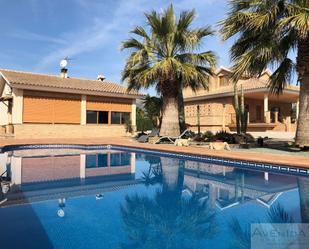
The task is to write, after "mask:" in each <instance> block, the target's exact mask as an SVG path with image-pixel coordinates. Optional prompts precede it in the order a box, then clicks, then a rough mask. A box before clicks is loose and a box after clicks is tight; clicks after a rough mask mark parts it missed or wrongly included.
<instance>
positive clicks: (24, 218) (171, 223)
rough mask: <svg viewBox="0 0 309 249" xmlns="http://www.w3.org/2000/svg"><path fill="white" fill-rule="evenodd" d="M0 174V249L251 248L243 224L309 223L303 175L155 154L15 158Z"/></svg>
mask: <svg viewBox="0 0 309 249" xmlns="http://www.w3.org/2000/svg"><path fill="white" fill-rule="evenodd" d="M2 172H4V174H3V175H2V183H1V184H2V192H0V202H1V205H0V248H1V249H2V248H3V249H19V248H23V249H24V248H40V249H41V248H65V249H71V248H72V249H73V248H74V249H79V248H81V249H84V248H89V249H95V248H132V249H135V248H149V249H150V248H152V249H161V248H169V249H170V248H175V249H178V248H179V249H180V248H181V249H183V248H185V249H186V248H188V249H189V248H190V249H191V248H192V249H199V248H218V249H221V248H222V249H224V248H250V238H248V232H247V231H248V228H249V227H250V224H252V223H258V222H262V223H264V222H266V223H269V222H270V223H291V222H296V223H302V222H303V223H305V222H308V218H309V211H308V210H309V202H308V200H309V178H308V177H304V176H297V175H288V174H282V173H281V174H278V173H274V172H267V171H257V170H249V169H241V168H234V167H227V166H222V165H216V164H210V163H205V162H200V161H199V162H198V161H190V160H185V159H179V158H172V157H164V156H160V155H158V154H155V155H154V154H151V153H147V154H143V153H137V152H136V153H134V152H128V151H119V150H111V149H105V150H102V149H100V150H80V149H32V150H16V151H8V152H5V153H2V154H0V175H1V174H2ZM307 188H308V189H307ZM6 191H8V192H7V193H3V192H6ZM300 200H301V201H300Z"/></svg>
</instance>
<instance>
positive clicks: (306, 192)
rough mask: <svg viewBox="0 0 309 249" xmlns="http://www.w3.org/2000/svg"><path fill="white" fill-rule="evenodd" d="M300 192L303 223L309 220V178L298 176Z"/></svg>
mask: <svg viewBox="0 0 309 249" xmlns="http://www.w3.org/2000/svg"><path fill="white" fill-rule="evenodd" d="M297 182H298V193H299V199H300V212H301V220H302V223H308V222H309V178H306V177H298V179H297Z"/></svg>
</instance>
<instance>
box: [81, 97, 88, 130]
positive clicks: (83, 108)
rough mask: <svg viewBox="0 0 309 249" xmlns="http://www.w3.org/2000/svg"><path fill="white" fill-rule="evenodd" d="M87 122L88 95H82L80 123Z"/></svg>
mask: <svg viewBox="0 0 309 249" xmlns="http://www.w3.org/2000/svg"><path fill="white" fill-rule="evenodd" d="M86 123H87V96H86V95H82V100H81V108H80V124H81V125H85V124H86Z"/></svg>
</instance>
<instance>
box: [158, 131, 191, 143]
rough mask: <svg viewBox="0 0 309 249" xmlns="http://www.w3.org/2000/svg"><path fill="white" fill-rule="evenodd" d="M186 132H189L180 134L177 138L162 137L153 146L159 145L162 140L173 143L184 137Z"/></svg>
mask: <svg viewBox="0 0 309 249" xmlns="http://www.w3.org/2000/svg"><path fill="white" fill-rule="evenodd" d="M187 132H189V130H188V129H187V130H185V131H184V132H183V133H181V134H180V135H179V136H178V137H171V136H162V137H160V138H159V139H158V141H156V142H155V144H159V143H160V142H162V141H163V140H167V141H168V142H170V143H175V141H176V139H181V138H182V137H183V136H184V135H186V133H187Z"/></svg>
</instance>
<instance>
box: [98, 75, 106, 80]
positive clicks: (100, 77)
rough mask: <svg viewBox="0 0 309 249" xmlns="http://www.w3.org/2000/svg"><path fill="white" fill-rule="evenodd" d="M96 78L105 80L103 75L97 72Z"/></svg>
mask: <svg viewBox="0 0 309 249" xmlns="http://www.w3.org/2000/svg"><path fill="white" fill-rule="evenodd" d="M97 80H99V81H104V80H105V77H104V75H102V74H99V75H98V77H97Z"/></svg>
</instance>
